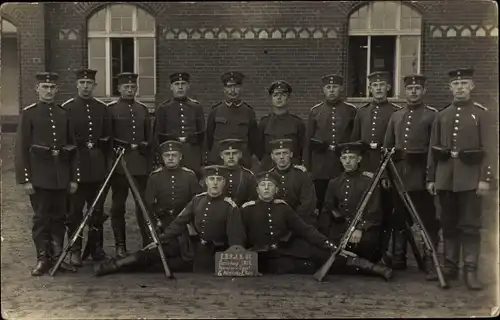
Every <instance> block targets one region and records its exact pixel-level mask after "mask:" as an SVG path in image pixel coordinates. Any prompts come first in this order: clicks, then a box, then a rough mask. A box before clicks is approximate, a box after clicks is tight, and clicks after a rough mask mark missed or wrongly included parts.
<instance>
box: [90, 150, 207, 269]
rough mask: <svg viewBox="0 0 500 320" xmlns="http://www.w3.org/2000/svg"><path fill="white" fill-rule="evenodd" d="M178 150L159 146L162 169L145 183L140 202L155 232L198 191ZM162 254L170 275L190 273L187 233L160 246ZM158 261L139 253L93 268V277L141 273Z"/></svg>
mask: <svg viewBox="0 0 500 320" xmlns="http://www.w3.org/2000/svg"><path fill="white" fill-rule="evenodd" d="M181 149H182V144H181V143H180V142H179V141H165V142H163V143H162V144H161V145H160V146H159V150H160V152H161V154H162V160H163V163H164V165H165V166H164V167H160V168H158V169H156V170H155V171H153V172H152V173H151V175H150V176H149V179H148V184H147V188H146V192H145V199H144V202H145V205H146V206H147V207H148V209H149V210H150V212H151V213H152V215H153V216H154V218H155V220H156V221H157V228H158V229H159V232H161V230H162V229H163V228H166V227H168V226H169V225H170V223H172V221H173V220H174V219H175V218H176V217H177V215H178V214H179V213H180V212H181V211H182V209H184V207H185V206H186V205H187V204H188V203H189V202H190V201H191V199H192V198H193V196H195V195H196V194H197V193H199V192H200V191H201V190H200V185H199V184H198V179H197V178H196V175H195V174H194V171H192V170H190V169H188V168H185V167H182V166H181V165H180V162H181V160H182V152H181ZM163 251H164V253H165V256H166V258H167V262H168V266H169V267H170V269H171V270H172V271H184V270H187V269H190V260H191V258H192V257H191V255H192V253H191V252H190V246H189V237H188V234H187V230H185V231H184V232H183V233H182V235H181V236H179V237H178V238H177V239H174V240H172V241H170V242H169V243H168V244H163ZM160 261H161V260H160V257H159V255H158V251H157V250H156V249H152V250H139V251H136V252H134V253H133V254H131V255H128V256H126V257H123V258H120V259H109V260H107V261H105V262H103V263H100V264H97V265H95V267H94V271H95V275H96V276H103V275H106V274H111V273H116V272H121V271H123V270H124V269H126V270H130V269H144V268H146V267H148V266H150V265H152V264H155V263H157V262H160ZM126 267H127V268H126Z"/></svg>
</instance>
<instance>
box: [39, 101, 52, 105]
mask: <svg viewBox="0 0 500 320" xmlns="http://www.w3.org/2000/svg"><path fill="white" fill-rule="evenodd" d="M38 104H39V105H42V106H52V105H53V104H55V102H54V101H52V102H45V101H42V100H38Z"/></svg>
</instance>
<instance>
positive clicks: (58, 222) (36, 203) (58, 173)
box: [15, 72, 80, 276]
mask: <svg viewBox="0 0 500 320" xmlns="http://www.w3.org/2000/svg"><path fill="white" fill-rule="evenodd" d="M36 79H37V82H38V84H37V87H36V91H37V92H38V102H36V103H33V104H31V105H29V106H27V107H26V108H24V109H23V111H22V112H21V118H20V120H19V126H18V128H17V136H16V161H15V167H16V181H17V183H18V184H21V185H22V187H23V189H24V191H25V192H26V194H28V195H29V197H30V201H31V207H32V208H33V211H34V216H33V229H32V237H33V242H34V243H35V248H36V253H37V264H36V266H35V267H34V268H33V269H32V271H31V275H33V276H41V275H43V274H44V273H46V272H47V271H48V270H49V269H50V267H51V265H52V263H53V262H55V261H56V260H57V259H58V258H59V256H60V255H61V254H62V250H63V244H64V236H65V219H66V214H67V197H68V192H69V193H75V192H76V190H77V189H78V184H77V183H78V182H79V178H80V173H79V171H78V168H77V163H78V152H77V150H76V147H75V137H74V131H73V129H72V127H71V123H70V122H69V119H68V112H67V110H66V109H64V108H63V107H61V106H60V105H57V104H56V103H55V102H54V99H55V95H56V93H57V91H58V86H57V80H58V79H59V75H58V74H56V73H52V72H42V73H38V74H37V75H36ZM51 260H52V261H51ZM61 269H63V270H70V271H73V272H74V271H76V269H75V268H74V267H73V266H71V265H69V264H67V263H65V262H63V263H62V264H61Z"/></svg>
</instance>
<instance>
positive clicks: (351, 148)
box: [335, 141, 368, 155]
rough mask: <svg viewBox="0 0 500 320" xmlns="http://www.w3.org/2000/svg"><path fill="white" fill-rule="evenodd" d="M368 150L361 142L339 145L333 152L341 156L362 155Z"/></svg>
mask: <svg viewBox="0 0 500 320" xmlns="http://www.w3.org/2000/svg"><path fill="white" fill-rule="evenodd" d="M367 149H368V145H367V144H366V143H364V142H363V141H355V142H346V143H341V144H339V145H338V146H337V148H336V149H335V151H336V152H337V154H338V155H343V154H345V153H356V154H359V155H361V154H363V153H364V152H365V151H366V150H367Z"/></svg>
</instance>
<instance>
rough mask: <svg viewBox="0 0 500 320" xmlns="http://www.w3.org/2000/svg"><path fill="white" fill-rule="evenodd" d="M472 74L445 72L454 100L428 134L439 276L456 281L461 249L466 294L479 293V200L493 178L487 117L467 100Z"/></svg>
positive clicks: (466, 70) (489, 118)
mask: <svg viewBox="0 0 500 320" xmlns="http://www.w3.org/2000/svg"><path fill="white" fill-rule="evenodd" d="M473 75H474V70H473V69H471V68H462V69H457V70H452V71H450V72H449V76H450V90H451V92H452V93H453V102H452V103H451V104H450V105H449V106H448V107H446V108H445V109H443V110H442V111H441V112H439V113H438V114H437V117H436V120H435V121H434V123H433V127H432V131H431V141H430V149H429V155H428V163H427V165H428V171H427V182H428V184H427V188H428V190H429V192H431V194H434V195H435V194H436V193H437V195H438V196H439V202H440V205H441V210H442V212H441V228H442V230H443V240H444V256H445V260H444V270H443V272H444V274H445V277H447V278H448V279H450V280H453V279H456V278H457V277H458V264H459V254H460V248H462V255H463V263H464V270H463V271H464V273H463V274H464V280H465V283H466V285H467V287H468V288H469V289H471V290H481V289H482V287H483V286H482V283H481V282H480V281H479V280H478V278H477V267H478V256H479V250H480V232H479V230H480V228H481V201H482V199H481V198H482V197H483V196H485V195H486V194H487V192H488V190H489V189H490V184H491V181H492V180H493V178H494V177H495V176H496V175H495V174H494V173H493V172H492V166H493V165H494V163H495V160H496V159H497V158H496V155H497V153H495V152H494V151H493V148H494V146H493V141H492V139H493V132H492V129H493V125H494V124H493V122H492V121H493V120H494V118H493V117H492V115H491V113H490V112H489V111H488V110H487V109H486V108H485V107H484V106H482V105H481V104H479V103H477V102H474V101H473V100H472V99H471V96H470V94H471V91H472V90H473V89H474V81H473Z"/></svg>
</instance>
